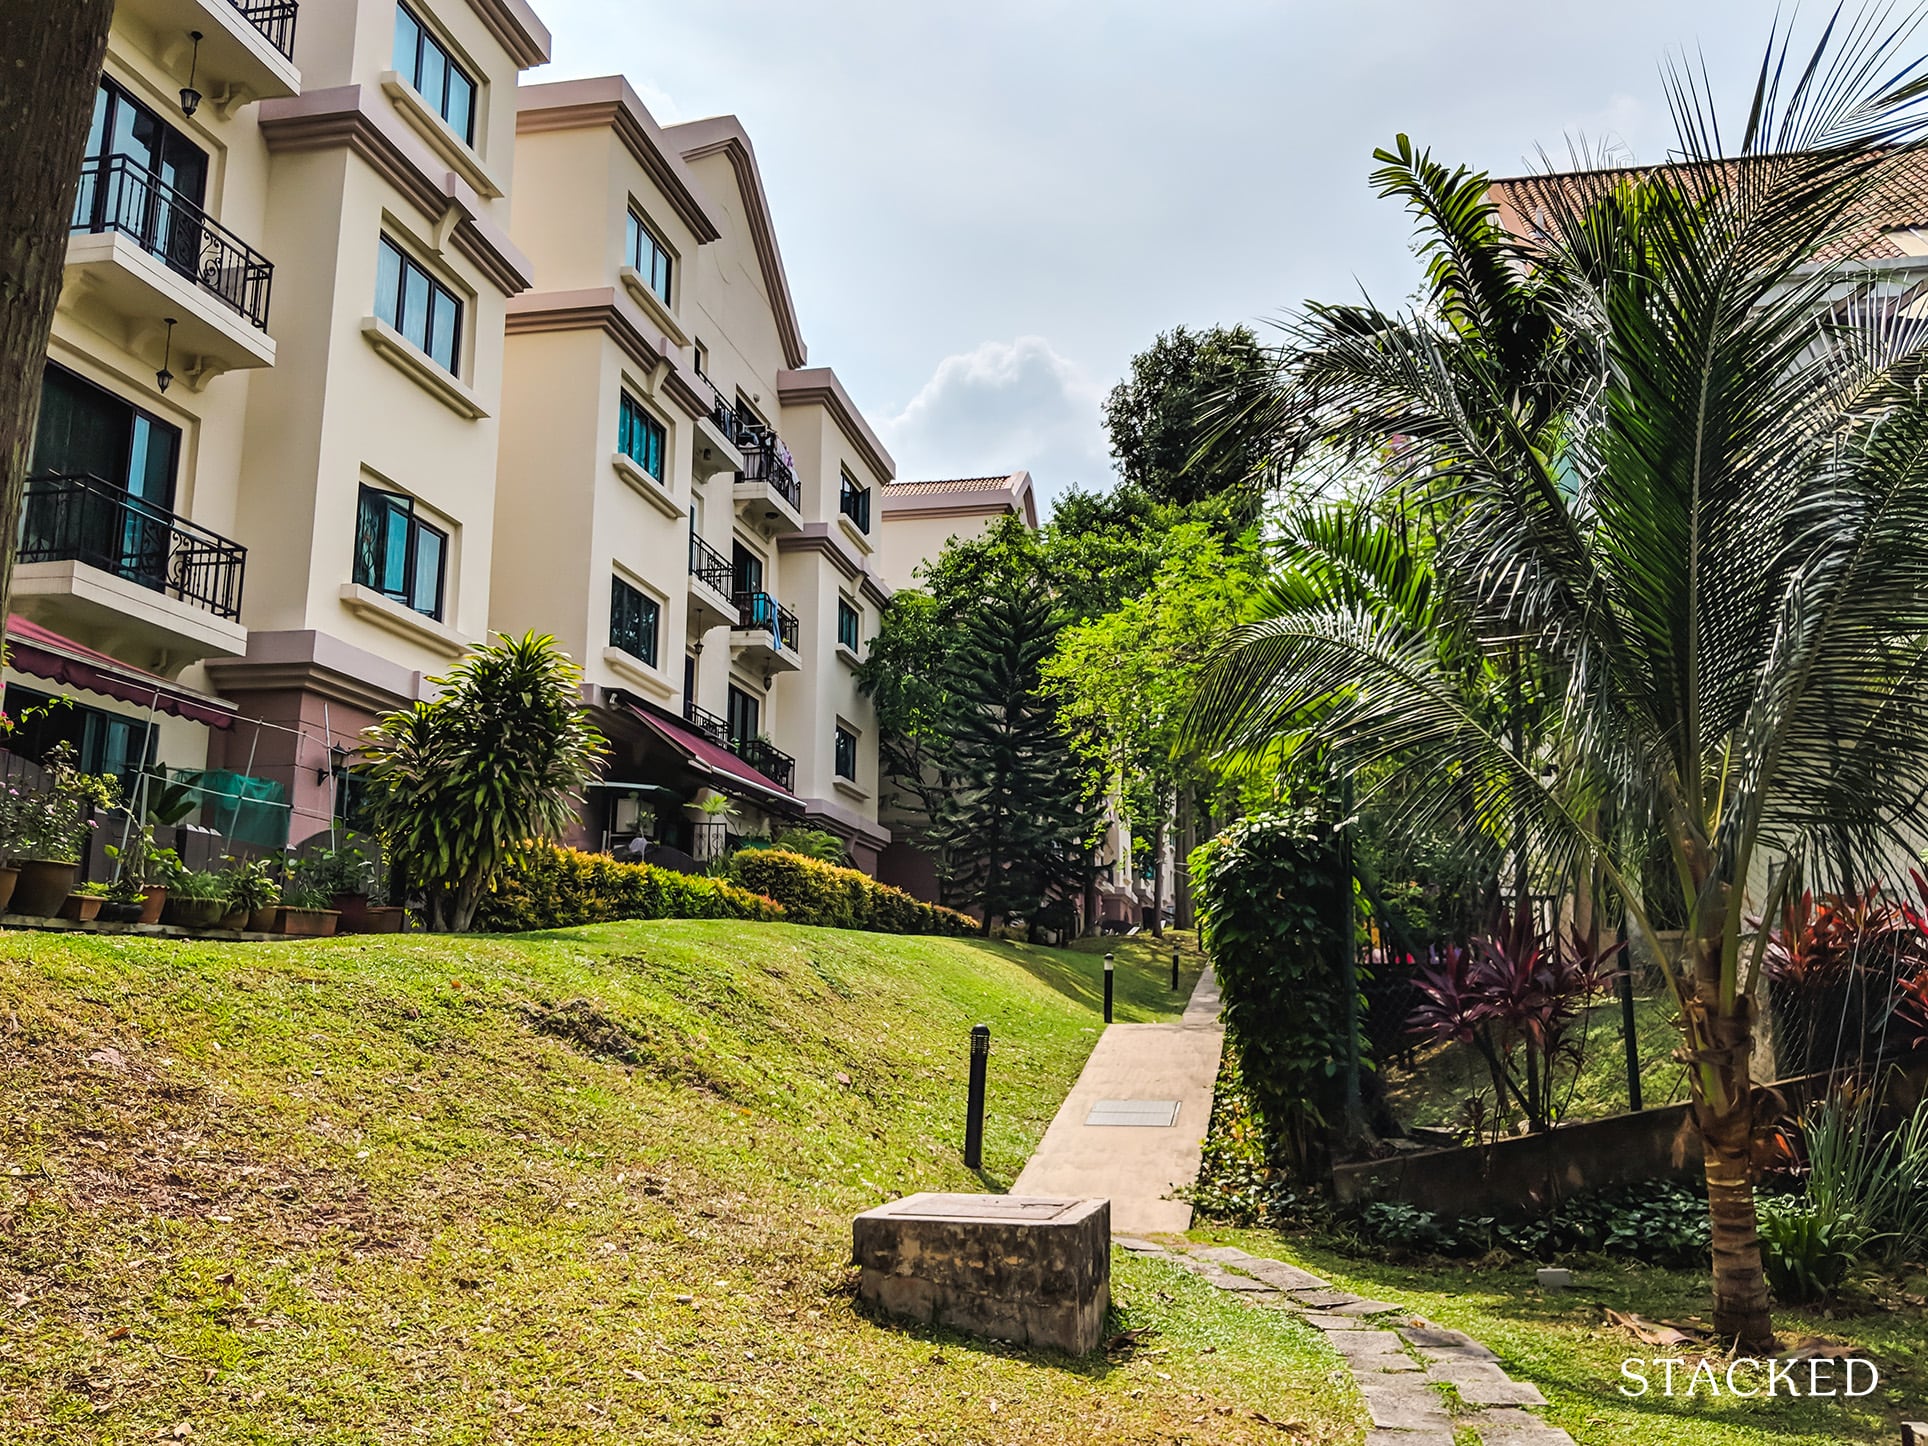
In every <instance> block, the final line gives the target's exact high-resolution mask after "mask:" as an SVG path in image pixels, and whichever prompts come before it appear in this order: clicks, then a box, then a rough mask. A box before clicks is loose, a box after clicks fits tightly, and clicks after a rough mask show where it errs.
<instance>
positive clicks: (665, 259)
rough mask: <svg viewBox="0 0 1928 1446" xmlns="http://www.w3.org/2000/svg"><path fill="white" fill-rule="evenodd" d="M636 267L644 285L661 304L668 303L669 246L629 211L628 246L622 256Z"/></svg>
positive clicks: (640, 218) (639, 217)
mask: <svg viewBox="0 0 1928 1446" xmlns="http://www.w3.org/2000/svg"><path fill="white" fill-rule="evenodd" d="M624 259H625V260H627V261H628V262H629V264H630V265H631V266H633V267H635V268H636V271H637V274H639V275H640V276H641V277H642V278H643V282H644V284H645V285H647V286H648V287H649V289H650V290H651V291H653V292H655V293H656V295H657V297H658V298H659V299H660V300H661V301H662V303H663V305H665V306H668V305H669V304H670V254H669V248H668V247H667V246H665V245H663V243H662V242H661V241H659V240H657V239H656V233H655V232H654V231H652V230H650V229H649V226H648V225H647V224H646V223H645V222H644V220H643V218H642V217H641V216H638V215H637V214H636V213H635V212H634V211H631V212H630V213H629V246H628V253H627V255H626V256H625V258H624Z"/></svg>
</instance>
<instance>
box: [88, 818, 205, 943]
mask: <svg viewBox="0 0 1928 1446" xmlns="http://www.w3.org/2000/svg"><path fill="white" fill-rule="evenodd" d="M105 852H106V854H107V857H108V858H110V859H112V860H114V867H115V878H116V882H117V883H123V882H124V883H125V884H127V885H128V887H129V889H130V890H131V895H130V896H131V897H132V898H133V899H135V900H136V901H137V902H138V903H139V904H140V909H139V917H138V918H136V919H131V920H129V921H128V922H129V923H138V924H158V923H160V922H161V910H162V909H163V908H164V907H166V905H167V888H168V885H169V884H170V883H171V882H172V881H173V880H174V878H175V877H176V876H177V875H179V874H182V873H185V872H186V871H187V870H186V866H185V865H183V864H182V862H181V856H180V854H178V853H176V852H175V851H174V850H173V849H164V848H158V847H156V846H155V843H154V825H153V824H152V823H151V822H150V823H144V824H141V825H139V826H138V827H137V828H136V829H134V830H133V831H132V832H131V833H130V834H129V835H128V839H127V843H126V846H125V847H124V848H117V847H115V846H114V845H113V844H109V845H107V848H106V850H105ZM103 912H106V911H103Z"/></svg>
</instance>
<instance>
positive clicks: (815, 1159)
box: [0, 922, 1360, 1446]
mask: <svg viewBox="0 0 1928 1446" xmlns="http://www.w3.org/2000/svg"><path fill="white" fill-rule="evenodd" d="M1104 947H1105V946H1104V945H1102V944H1100V945H1096V946H1092V947H1087V948H1085V949H1082V950H1079V951H1069V952H1067V951H1057V950H1044V949H1027V948H1019V947H1016V946H1011V945H1002V944H995V945H994V944H988V943H981V942H976V941H968V940H930V939H896V938H881V937H877V936H870V935H860V934H852V933H842V932H837V931H829V930H813V929H802V928H795V927H791V926H785V925H746V924H735V923H723V922H690V923H648V924H617V925H606V926H600V927H596V928H589V929H581V930H568V931H559V932H556V933H551V934H545V935H534V936H525V937H520V938H512V939H458V940H449V941H442V940H433V939H424V938H399V939H395V938H387V939H340V940H328V941H313V942H300V943H294V942H291V943H287V944H275V945H214V944H208V945H182V944H175V943H167V942H161V941H153V940H144V939H140V940H137V939H124V938H119V939H108V938H93V939H88V938H77V937H72V936H58V935H14V936H8V937H6V938H4V939H0V1049H3V1050H4V1054H0V1060H4V1069H0V1086H4V1090H3V1092H0V1441H5V1442H8V1443H12V1442H16V1441H18V1442H54V1441H58V1442H61V1443H71V1446H94V1443H108V1442H133V1441H143V1442H151V1441H153V1440H155V1439H157V1438H159V1437H161V1436H163V1435H166V1436H168V1437H169V1438H170V1439H187V1440H189V1441H192V1442H236V1443H240V1442H251V1443H252V1442H259V1443H268V1442H273V1443H285V1442H289V1441H301V1442H303V1443H349V1442H354V1443H369V1442H378V1441H379V1442H388V1441H402V1440H407V1441H430V1442H464V1443H467V1442H475V1443H498V1442H500V1443H508V1442H550V1441H575V1440H579V1439H597V1440H607V1441H611V1442H634V1441H647V1442H687V1441H699V1442H711V1441H714V1442H731V1443H747V1442H769V1443H777V1442H783V1443H790V1442H805V1443H818V1442H821V1443H838V1446H842V1443H846V1442H861V1443H865V1446H869V1443H892V1442H912V1441H917V1442H945V1443H953V1442H954V1443H959V1446H963V1443H985V1446H989V1443H1012V1446H1018V1443H1025V1446H1031V1443H1045V1446H1050V1443H1071V1442H1081V1443H1099V1442H1104V1443H1114V1442H1144V1443H1151V1442H1177V1441H1185V1442H1195V1443H1221V1442H1223V1443H1231V1442H1258V1441H1266V1442H1274V1443H1276V1442H1282V1441H1316V1442H1335V1443H1344V1442H1352V1441H1356V1440H1357V1439H1358V1422H1359V1419H1360V1418H1359V1416H1358V1407H1357V1401H1356V1397H1355V1396H1354V1394H1353V1392H1352V1390H1351V1388H1350V1386H1349V1385H1347V1384H1346V1383H1345V1381H1344V1379H1343V1377H1342V1376H1335V1374H1334V1371H1335V1368H1336V1366H1337V1360H1336V1357H1334V1356H1332V1355H1331V1354H1330V1353H1329V1352H1328V1350H1327V1349H1326V1347H1325V1345H1324V1343H1323V1342H1322V1341H1320V1340H1318V1339H1317V1338H1316V1337H1315V1336H1314V1334H1313V1333H1312V1332H1311V1331H1310V1330H1309V1329H1308V1328H1306V1327H1304V1326H1303V1325H1300V1324H1299V1323H1297V1322H1296V1321H1293V1320H1291V1319H1290V1318H1287V1317H1284V1316H1281V1315H1279V1314H1278V1313H1275V1312H1267V1311H1260V1310H1252V1309H1246V1308H1244V1307H1241V1306H1240V1305H1239V1304H1238V1303H1237V1302H1236V1301H1233V1300H1229V1299H1226V1298H1225V1297H1223V1296H1220V1295H1219V1294H1217V1293H1216V1292H1213V1291H1211V1290H1210V1289H1209V1288H1208V1287H1206V1286H1204V1285H1202V1284H1201V1283H1199V1282H1196V1281H1194V1280H1192V1279H1191V1278H1189V1277H1187V1276H1184V1275H1182V1274H1179V1273H1177V1272H1175V1271H1172V1270H1171V1269H1169V1268H1168V1267H1163V1266H1159V1265H1156V1264H1154V1263H1150V1262H1142V1261H1134V1260H1126V1259H1120V1260H1118V1262H1117V1264H1116V1270H1117V1274H1116V1276H1115V1277H1114V1293H1115V1295H1116V1297H1117V1300H1118V1306H1119V1310H1118V1325H1119V1327H1120V1328H1121V1329H1123V1328H1131V1327H1138V1326H1148V1327H1151V1328H1153V1329H1155V1330H1156V1331H1157V1332H1159V1334H1158V1335H1157V1336H1155V1337H1154V1338H1152V1339H1151V1340H1150V1341H1149V1342H1148V1343H1147V1344H1148V1349H1146V1350H1144V1351H1141V1352H1140V1353H1139V1354H1138V1355H1137V1356H1136V1357H1135V1358H1134V1359H1130V1360H1125V1361H1120V1362H1117V1363H1112V1364H1106V1363H1105V1362H1103V1361H1095V1362H1094V1361H1084V1362H1073V1361H1070V1360H1066V1359H1063V1358H1054V1357H1037V1356H1026V1355H1023V1354H1020V1353H1017V1352H1013V1351H1009V1350H1005V1349H1001V1348H997V1347H993V1346H989V1345H986V1344H984V1343H980V1342H974V1341H969V1340H966V1339H963V1338H961V1337H956V1336H953V1335H950V1334H947V1333H943V1332H933V1331H925V1330H913V1329H904V1328H900V1327H897V1326H894V1325H883V1324H879V1323H877V1322H874V1321H872V1320H870V1319H868V1318H867V1317H866V1316H865V1315H863V1314H862V1313H861V1312H859V1311H858V1309H857V1308H856V1306H855V1302H854V1299H853V1296H852V1288H851V1273H850V1271H849V1268H848V1266H847V1263H846V1262H847V1257H848V1250H849V1219H850V1216H851V1215H852V1214H854V1213H855V1212H857V1211H859V1210H861V1209H864V1208H866V1207H868V1206H870V1205H873V1204H876V1203H877V1202H879V1201H881V1200H883V1199H885V1198H887V1197H889V1196H891V1195H894V1194H898V1193H906V1192H910V1191H914V1190H919V1189H933V1188H935V1189H981V1188H992V1189H998V1188H1002V1187H1003V1186H1005V1185H1006V1184H1008V1182H1009V1181H1010V1180H1011V1179H1013V1178H1014V1177H1015V1176H1016V1174H1017V1171H1018V1169H1019V1167H1020V1166H1021V1165H1022V1163H1023V1161H1024V1159H1025V1158H1026V1156H1027V1154H1028V1153H1029V1151H1030V1150H1031V1148H1032V1147H1033V1146H1034V1145H1035V1143H1036V1141H1037V1140H1038V1138H1039V1136H1040V1135H1041V1134H1042V1133H1043V1130H1044V1127H1045V1125H1046V1123H1047V1122H1048V1121H1049V1119H1050V1118H1051V1115H1052V1113H1053V1112H1054V1110H1055V1109H1056V1107H1057V1105H1058V1103H1059V1101H1060V1100H1061V1099H1062V1098H1063V1095H1064V1094H1065V1092H1066V1091H1067V1090H1068V1089H1069V1087H1070V1085H1071V1083H1072V1081H1073V1079H1074V1078H1075V1077H1076V1075H1077V1072H1078V1070H1079V1068H1080V1067H1081V1066H1082V1064H1083V1062H1084V1059H1085V1056H1086V1055H1087V1053H1088V1052H1089V1050H1090V1048H1091V1046H1092V1044H1093V1042H1094V1041H1095V1040H1096V1038H1097V1034H1098V1030H1099V1028H1100V1027H1101V1026H1100V1023H1099V1020H1098V1018H1097V1015H1096V1013H1095V1008H1096V1001H1097V999H1098V998H1099V989H1100V983H1099V965H1100V960H1099V957H1098V956H1099V955H1101V954H1102V953H1103V951H1104ZM1111 947H1112V948H1113V949H1114V951H1115V952H1117V954H1118V956H1119V958H1118V964H1119V971H1118V1017H1119V1018H1121V1019H1151V1018H1159V1017H1169V1016H1170V1015H1171V1014H1172V1013H1174V1012H1175V1011H1176V1009H1177V1008H1178V1006H1179V1005H1180V1004H1181V1003H1182V1001H1183V999H1184V998H1185V994H1186V992H1187V991H1189V989H1190V987H1191V983H1192V980H1193V977H1194V976H1195V965H1196V957H1195V956H1194V955H1193V954H1191V953H1190V951H1189V949H1188V951H1187V954H1186V961H1187V969H1186V975H1185V978H1184V979H1183V980H1182V981H1181V982H1182V985H1183V987H1182V988H1181V990H1180V991H1179V992H1178V993H1176V994H1174V993H1173V992H1172V991H1171V990H1170V989H1169V987H1168V986H1169V976H1168V972H1167V971H1168V970H1169V961H1170V953H1169V945H1158V944H1155V943H1153V942H1152V941H1148V940H1135V941H1128V942H1127V941H1112V943H1111ZM976 1023H985V1024H988V1025H990V1027H991V1029H992V1031H993V1038H994V1047H993V1053H992V1057H991V1075H990V1078H991V1088H990V1108H989V1122H988V1128H987V1133H986V1140H985V1169H984V1173H983V1176H982V1178H981V1179H980V1178H979V1177H976V1176H973V1175H972V1174H971V1173H970V1172H968V1171H966V1170H965V1169H964V1168H963V1167H962V1165H961V1163H960V1162H959V1158H958V1156H959V1149H960V1145H961V1138H962V1118H961V1117H962V1099H963V1084H962V1081H963V1075H964V1067H965V1056H966V1045H967V1036H968V1031H969V1029H970V1027H971V1026H972V1025H973V1024H976ZM1278 1423H1292V1429H1290V1430H1288V1431H1281V1430H1280V1429H1279V1424H1278ZM182 1425H185V1426H186V1427H187V1428H188V1429H189V1431H190V1432H191V1434H186V1435H183V1433H181V1432H180V1429H179V1428H180V1427H181V1426H182Z"/></svg>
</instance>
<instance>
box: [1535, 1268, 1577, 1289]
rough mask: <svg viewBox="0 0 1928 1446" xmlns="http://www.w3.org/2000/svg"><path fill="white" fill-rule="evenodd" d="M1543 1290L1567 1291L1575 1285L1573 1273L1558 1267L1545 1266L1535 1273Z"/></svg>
mask: <svg viewBox="0 0 1928 1446" xmlns="http://www.w3.org/2000/svg"><path fill="white" fill-rule="evenodd" d="M1534 1279H1536V1280H1537V1281H1539V1283H1540V1289H1541V1290H1567V1289H1570V1288H1571V1287H1572V1285H1573V1272H1572V1271H1570V1270H1566V1269H1564V1268H1562V1267H1560V1266H1557V1265H1543V1266H1541V1267H1540V1268H1539V1269H1538V1270H1537V1271H1535V1272H1534Z"/></svg>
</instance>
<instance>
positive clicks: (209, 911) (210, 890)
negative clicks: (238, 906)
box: [161, 868, 228, 929]
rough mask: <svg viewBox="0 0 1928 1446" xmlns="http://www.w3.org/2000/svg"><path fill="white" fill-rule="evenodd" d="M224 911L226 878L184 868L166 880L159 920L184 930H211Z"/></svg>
mask: <svg viewBox="0 0 1928 1446" xmlns="http://www.w3.org/2000/svg"><path fill="white" fill-rule="evenodd" d="M227 912H228V886H227V880H225V879H224V878H222V877H221V875H219V874H215V873H209V872H208V871H207V870H206V869H185V868H184V869H182V870H181V871H180V872H179V873H178V874H176V875H175V876H174V877H173V878H172V879H171V880H170V881H169V882H168V886H167V905H166V907H165V908H163V909H162V910H161V922H162V923H164V924H173V925H176V926H178V927H179V928H183V929H212V928H213V927H214V926H215V925H216V924H218V923H220V922H221V920H222V918H223V916H225V915H226V913H227Z"/></svg>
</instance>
